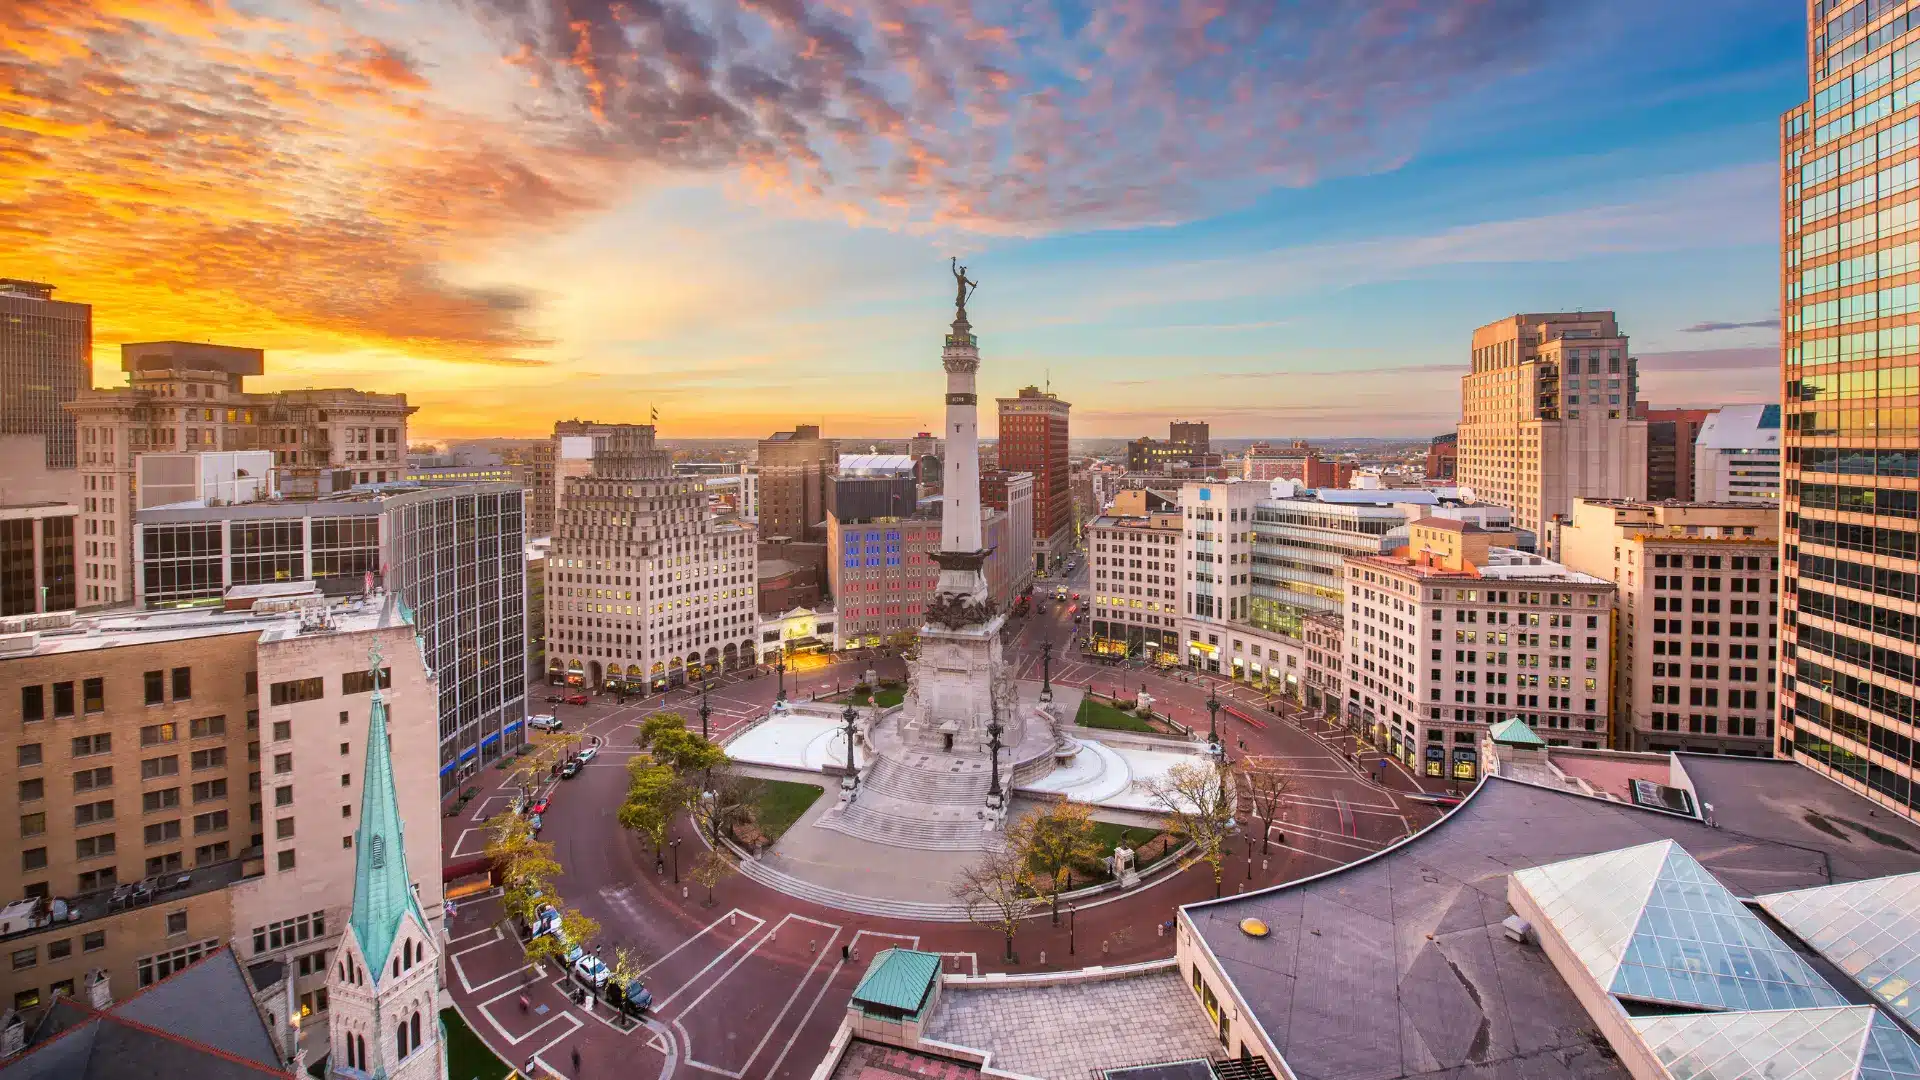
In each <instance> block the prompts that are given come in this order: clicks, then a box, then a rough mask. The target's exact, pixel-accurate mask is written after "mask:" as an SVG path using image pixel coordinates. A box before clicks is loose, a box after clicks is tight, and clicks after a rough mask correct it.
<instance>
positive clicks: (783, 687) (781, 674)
mask: <svg viewBox="0 0 1920 1080" xmlns="http://www.w3.org/2000/svg"><path fill="white" fill-rule="evenodd" d="M773 674H774V677H775V678H777V679H779V680H780V692H779V693H778V694H776V695H774V699H773V700H774V703H775V704H779V703H780V702H783V701H786V700H787V658H786V657H785V656H782V657H781V658H780V659H778V660H775V661H774V662H773Z"/></svg>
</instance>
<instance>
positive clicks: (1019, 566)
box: [980, 469, 1034, 600]
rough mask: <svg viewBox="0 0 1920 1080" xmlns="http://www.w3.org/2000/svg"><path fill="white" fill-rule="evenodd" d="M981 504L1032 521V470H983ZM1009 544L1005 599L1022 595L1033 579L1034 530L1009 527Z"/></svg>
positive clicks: (1007, 536)
mask: <svg viewBox="0 0 1920 1080" xmlns="http://www.w3.org/2000/svg"><path fill="white" fill-rule="evenodd" d="M980 505H981V506H982V507H983V508H985V509H991V510H1000V511H1004V512H1005V513H1007V514H1008V515H1009V516H1010V517H1011V518H1012V519H1013V520H1014V521H1019V522H1031V521H1032V520H1033V476H1032V474H1030V473H1016V472H1007V471H1006V470H1004V469H989V470H988V471H986V472H983V473H981V474H980ZM1003 542H1004V543H1005V544H1006V553H1007V561H1006V564H1005V565H1006V567H1007V571H1008V573H1009V574H1010V578H1009V580H1008V582H1007V591H1006V593H1005V595H1004V596H1002V599H1003V600H1005V599H1008V598H1011V597H1015V596H1019V595H1020V594H1021V593H1022V592H1024V591H1026V588H1027V586H1028V585H1029V584H1030V583H1032V581H1033V563H1034V558H1033V530H1032V529H1031V528H1029V529H1026V530H1025V531H1022V530H1020V529H1009V530H1008V531H1007V534H1006V536H1005V537H1004V538H1003Z"/></svg>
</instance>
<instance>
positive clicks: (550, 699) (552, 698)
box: [547, 694, 567, 705]
mask: <svg viewBox="0 0 1920 1080" xmlns="http://www.w3.org/2000/svg"><path fill="white" fill-rule="evenodd" d="M565 700H567V695H565V694H548V695H547V704H549V705H558V704H560V703H561V702H563V701H565Z"/></svg>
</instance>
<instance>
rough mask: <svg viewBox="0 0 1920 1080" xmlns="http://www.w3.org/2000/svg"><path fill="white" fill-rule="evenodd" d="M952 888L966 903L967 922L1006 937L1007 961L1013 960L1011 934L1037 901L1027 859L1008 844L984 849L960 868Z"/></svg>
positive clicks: (957, 898)
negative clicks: (1029, 876) (1029, 875)
mask: <svg viewBox="0 0 1920 1080" xmlns="http://www.w3.org/2000/svg"><path fill="white" fill-rule="evenodd" d="M952 892H953V898H954V899H956V900H958V901H960V903H961V904H962V905H964V906H965V907H966V910H967V921H968V922H971V923H973V924H974V925H976V926H982V927H986V928H988V929H991V930H993V931H994V932H995V933H997V934H999V935H1000V936H1001V937H1002V938H1003V939H1004V940H1005V941H1006V944H1007V954H1006V962H1007V963H1009V964H1011V963H1013V962H1014V960H1015V958H1014V955H1013V935H1014V934H1016V933H1018V932H1019V930H1020V920H1021V919H1024V918H1026V917H1027V913H1028V912H1030V911H1032V910H1033V905H1034V904H1035V903H1036V901H1035V899H1034V896H1033V894H1032V893H1031V892H1030V891H1028V889H1027V864H1026V862H1025V861H1024V860H1022V859H1021V858H1020V856H1019V854H1018V853H1016V852H1014V851H1013V850H1011V848H1007V849H995V850H990V851H987V852H985V853H983V854H982V855H981V856H980V861H978V862H976V863H973V864H972V865H970V866H968V867H966V868H964V869H962V870H961V871H960V876H959V877H957V878H955V879H954V882H953V886H952Z"/></svg>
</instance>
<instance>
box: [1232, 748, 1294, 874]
mask: <svg viewBox="0 0 1920 1080" xmlns="http://www.w3.org/2000/svg"><path fill="white" fill-rule="evenodd" d="M1240 778H1241V781H1242V783H1243V784H1244V785H1245V789H1246V793H1247V804H1248V807H1249V809H1251V810H1252V811H1253V816H1254V817H1257V818H1259V819H1260V823H1261V824H1262V825H1264V826H1266V827H1265V828H1263V829H1261V830H1260V854H1262V855H1265V854H1266V853H1267V846H1268V843H1269V842H1270V841H1271V840H1272V838H1273V823H1274V821H1275V820H1276V819H1277V818H1279V816H1280V811H1281V810H1282V809H1284V808H1285V806H1286V804H1287V796H1289V795H1291V794H1292V793H1293V789H1294V784H1295V776H1294V772H1293V766H1291V765H1289V764H1287V762H1286V760H1285V759H1284V758H1277V757H1258V758H1251V757H1250V758H1242V759H1241V761H1240Z"/></svg>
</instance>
